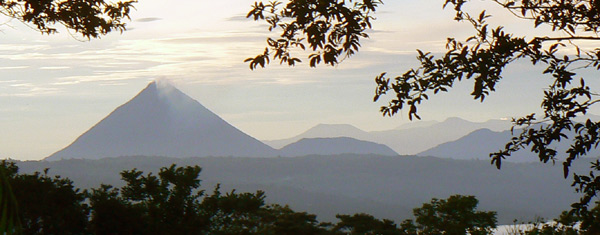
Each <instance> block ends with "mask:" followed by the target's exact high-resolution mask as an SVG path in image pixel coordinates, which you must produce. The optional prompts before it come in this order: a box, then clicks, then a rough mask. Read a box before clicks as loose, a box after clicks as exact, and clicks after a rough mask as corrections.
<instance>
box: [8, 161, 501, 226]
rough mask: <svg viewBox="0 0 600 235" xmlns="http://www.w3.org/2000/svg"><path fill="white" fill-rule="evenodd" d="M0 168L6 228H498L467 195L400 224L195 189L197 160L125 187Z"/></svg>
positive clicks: (127, 174) (129, 180)
mask: <svg viewBox="0 0 600 235" xmlns="http://www.w3.org/2000/svg"><path fill="white" fill-rule="evenodd" d="M0 169H2V170H6V171H8V179H9V181H8V182H9V183H10V185H11V186H12V187H13V188H14V189H15V195H16V198H17V201H18V203H19V205H21V207H20V209H21V212H22V213H20V215H19V218H20V220H21V221H23V226H22V228H23V231H16V230H5V231H7V232H6V233H7V234H11V233H24V234H173V233H176V234H439V233H452V234H466V232H471V234H476V233H475V231H480V232H481V233H477V234H489V231H490V229H492V228H494V227H495V226H496V224H495V220H496V219H495V213H494V212H478V211H476V210H475V209H476V206H477V199H475V198H474V197H472V196H459V195H456V196H452V197H450V198H448V199H446V200H438V199H433V200H432V201H431V203H426V204H424V205H423V207H422V208H417V209H415V213H414V214H415V216H416V222H417V224H416V225H415V224H414V223H413V222H412V220H406V221H405V222H403V223H402V224H401V225H400V226H397V225H396V224H395V223H394V222H393V221H391V220H387V219H383V220H379V219H377V218H375V217H373V216H371V215H367V214H355V215H338V216H337V218H338V219H339V220H340V221H339V222H338V223H336V224H331V223H320V222H318V221H317V219H316V216H315V215H313V214H308V213H306V212H295V211H293V210H292V209H290V208H289V207H287V206H280V205H277V204H274V205H267V204H266V203H265V194H264V193H263V192H261V191H257V192H256V193H236V192H235V191H231V192H228V193H225V194H223V193H222V192H221V191H220V190H219V186H217V187H216V188H215V190H214V191H213V192H212V194H210V195H207V194H206V193H205V192H204V191H202V190H199V187H200V180H199V179H198V176H199V174H200V168H199V167H198V166H193V167H192V166H188V167H177V166H175V165H171V166H170V167H163V168H161V169H160V171H159V172H158V174H157V175H154V174H152V173H149V174H144V173H143V172H141V171H138V170H136V169H133V170H129V171H123V172H121V177H122V179H123V180H124V181H125V182H126V185H125V186H123V187H121V188H114V187H112V186H110V185H101V186H100V187H99V188H94V189H90V190H84V191H80V190H79V189H76V188H74V187H73V183H72V181H70V180H69V179H63V178H61V177H58V176H57V177H50V176H48V174H47V173H48V170H46V171H44V173H39V172H36V173H34V174H29V175H28V174H18V168H17V167H16V165H15V164H14V163H12V162H7V161H3V162H2V164H0ZM450 217H451V218H450ZM482 218H483V219H482ZM433 228H435V229H433Z"/></svg>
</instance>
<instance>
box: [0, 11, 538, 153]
mask: <svg viewBox="0 0 600 235" xmlns="http://www.w3.org/2000/svg"><path fill="white" fill-rule="evenodd" d="M253 3H254V0H252V1H246V0H221V1H206V0H201V1H197V0H171V1H159V0H140V1H139V3H138V4H137V5H136V8H137V10H136V11H135V12H133V13H132V21H131V22H129V23H128V28H129V30H128V31H126V32H125V33H123V34H119V33H113V34H110V35H107V36H104V37H102V38H101V39H96V40H91V41H87V40H82V39H81V38H78V37H77V36H73V35H71V34H69V32H68V31H67V30H64V29H60V28H59V31H60V33H58V34H54V35H50V36H48V35H40V34H39V33H38V32H36V31H34V30H31V29H30V28H28V27H27V26H25V25H23V24H21V23H19V22H17V21H14V20H13V21H10V20H8V19H2V20H1V21H2V22H6V23H5V24H3V25H0V30H1V32H0V37H1V38H2V44H0V74H1V75H0V158H7V157H10V158H14V159H42V158H44V157H46V156H48V155H50V154H51V153H53V152H55V151H57V150H59V149H61V148H63V147H64V146H66V145H68V144H69V143H70V142H72V141H73V140H74V139H75V138H76V137H77V136H79V135H80V134H82V133H83V132H84V131H86V130H87V129H89V128H90V127H91V126H92V125H94V124H95V123H97V122H98V121H99V120H101V119H102V118H103V117H104V116H106V115H107V114H108V113H110V111H112V110H113V109H115V108H116V107H117V106H119V105H120V104H122V103H124V102H126V101H128V100H129V99H130V98H132V97H133V96H134V95H135V94H137V93H138V92H139V91H140V90H141V89H143V88H144V87H145V86H146V84H147V83H148V82H150V81H152V80H155V79H166V80H169V81H170V82H171V83H172V84H174V85H175V86H176V87H178V88H180V89H181V90H182V91H184V92H185V93H187V94H188V95H190V96H191V97H193V98H194V99H196V100H198V101H199V102H200V103H202V104H203V105H204V106H206V107H207V108H209V109H211V110H212V111H213V112H215V113H216V114H218V115H219V116H221V117H222V118H224V119H225V120H226V121H228V122H229V123H231V124H232V125H234V126H236V127H238V128H239V129H241V130H242V131H244V132H246V133H248V134H250V135H252V136H254V137H255V138H257V139H263V140H265V139H279V138H287V137H291V136H294V135H296V134H299V133H301V132H302V131H304V130H306V129H308V128H310V127H312V126H314V125H316V124H319V123H347V124H352V125H354V126H356V127H359V128H361V129H364V130H367V131H371V130H384V129H392V128H395V127H397V126H399V125H402V124H404V123H407V122H408V118H407V117H406V115H405V113H403V114H400V115H398V116H397V117H394V118H385V117H382V116H381V114H380V113H379V112H378V110H379V107H380V106H381V105H383V104H384V103H383V102H382V103H373V102H372V98H373V94H374V93H373V92H374V88H375V84H374V82H373V78H374V77H375V76H376V75H378V74H379V73H381V72H384V71H387V72H390V73H391V74H398V73H402V72H404V71H406V70H407V69H409V68H410V67H412V66H414V65H415V64H416V59H415V56H416V51H415V50H416V49H417V48H420V49H423V50H426V51H433V52H441V51H443V50H444V45H445V42H446V38H447V37H456V38H458V39H464V38H466V37H468V36H469V35H470V34H471V33H472V30H471V28H470V26H469V25H466V24H464V23H457V22H455V21H452V18H453V16H454V13H453V11H452V10H451V9H446V10H443V9H442V3H443V1H440V0H438V1H422V0H394V1H386V4H385V5H384V6H382V7H381V8H380V9H379V11H378V14H377V15H376V17H377V20H376V21H375V22H374V29H373V30H372V31H370V36H371V38H370V39H367V40H364V41H363V42H362V45H363V47H362V48H361V51H360V53H359V54H358V55H356V56H354V57H352V58H350V59H348V60H346V61H344V63H342V64H340V65H338V66H336V67H327V66H322V67H319V68H316V69H314V68H308V66H307V65H306V63H304V64H301V65H298V66H296V67H294V68H290V67H287V66H280V65H278V64H277V63H275V64H271V65H270V66H269V67H268V68H267V69H258V70H256V71H251V70H249V69H248V64H246V63H244V62H243V60H244V59H245V58H247V57H253V56H255V55H256V54H258V53H260V52H262V50H263V48H264V46H265V43H264V41H265V38H266V37H268V36H273V35H272V34H269V33H268V32H267V29H266V27H265V25H264V24H261V23H257V22H253V21H251V20H246V19H245V18H244V16H245V14H246V12H247V11H249V10H250V5H251V4H253ZM488 7H489V8H490V9H489V10H490V11H492V12H495V9H496V8H495V6H494V5H492V4H489V3H485V2H482V1H475V3H473V8H474V9H482V8H488ZM490 22H492V24H493V25H497V24H498V23H500V22H501V23H503V24H505V26H506V28H507V29H508V30H511V31H514V32H515V33H517V34H524V33H527V32H528V30H531V28H530V27H527V23H524V22H523V21H518V20H514V19H512V18H511V17H510V16H509V15H507V14H501V13H498V14H495V17H494V18H492V20H491V21H490ZM539 71H540V69H538V68H533V69H532V68H531V67H530V66H529V64H527V63H526V62H524V63H518V64H515V65H511V67H510V68H509V70H507V71H506V73H505V77H506V81H503V82H502V83H501V84H499V85H498V89H497V90H498V94H494V95H492V96H491V97H489V98H488V99H487V101H486V102H485V103H483V104H481V103H479V102H477V101H473V100H472V98H471V97H470V96H469V95H468V94H469V93H470V89H471V87H472V83H471V82H464V83H462V84H459V85H458V86H457V88H456V89H454V90H452V92H451V93H448V94H442V95H440V96H436V97H433V99H432V100H431V101H428V102H427V103H426V104H424V105H422V106H421V109H420V114H421V116H422V117H423V119H424V120H444V119H445V118H447V117H453V116H456V117H462V118H465V119H468V120H472V121H485V120H488V119H495V118H504V117H511V116H519V115H524V114H528V113H530V112H531V111H532V110H534V111H535V110H538V109H539V103H540V98H541V95H542V92H541V91H542V89H543V88H544V86H545V85H544V84H547V82H548V79H547V78H540V76H539V75H538V74H539Z"/></svg>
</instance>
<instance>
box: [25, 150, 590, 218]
mask: <svg viewBox="0 0 600 235" xmlns="http://www.w3.org/2000/svg"><path fill="white" fill-rule="evenodd" d="M172 163H176V164H178V165H181V166H183V165H199V166H201V167H202V168H203V171H202V173H201V177H200V178H201V179H202V185H203V188H204V189H206V190H212V187H213V186H214V185H215V184H216V183H221V184H222V186H223V188H224V189H232V188H236V189H239V190H244V191H256V190H265V191H266V193H267V201H269V202H274V203H280V204H289V205H290V206H291V207H292V208H293V209H295V210H300V211H309V212H312V213H316V214H318V215H319V216H320V217H319V218H320V220H330V221H331V220H334V216H335V214H336V213H342V212H343V213H358V212H365V213H370V214H373V215H375V216H378V217H380V218H390V219H394V220H396V221H399V220H402V219H406V218H407V217H408V216H410V215H411V213H412V211H411V209H412V208H415V207H417V206H420V205H421V204H422V203H424V202H428V201H429V200H430V199H431V198H433V197H437V198H447V197H448V196H450V195H453V194H463V195H475V196H476V197H477V198H478V199H479V200H480V202H481V204H480V208H481V209H483V210H494V211H497V212H498V217H499V221H500V223H504V224H507V223H512V221H513V219H519V220H521V221H523V220H525V221H528V220H533V219H535V218H536V216H541V217H544V218H555V217H556V216H558V214H559V213H560V212H561V211H563V210H566V209H568V208H569V206H570V204H571V203H572V202H574V201H575V200H577V198H578V196H577V195H576V194H575V193H574V191H573V188H571V187H570V183H571V179H564V178H563V177H562V168H561V167H560V164H557V165H556V166H552V165H551V164H541V163H509V162H507V163H504V164H503V165H502V170H497V169H496V168H495V167H493V166H491V165H490V163H489V161H477V160H451V159H440V158H433V157H403V156H377V155H352V154H344V155H336V156H317V155H313V156H306V157H294V158H285V157H281V158H233V157H208V158H185V159H174V158H164V157H123V158H106V159H100V160H76V159H73V160H62V161H53V162H47V161H35V162H19V163H18V165H19V166H20V167H21V172H32V171H43V170H44V169H45V168H50V171H49V172H50V174H58V175H62V176H65V177H69V178H71V179H73V180H74V181H75V184H76V185H77V186H79V187H84V188H88V187H98V186H99V185H100V183H108V184H113V185H122V182H120V181H119V175H118V172H120V171H122V170H126V169H132V168H138V169H139V170H143V171H145V172H149V171H157V169H159V168H160V167H163V166H169V165H171V164H172ZM587 163H588V161H576V162H575V165H574V166H573V168H572V170H573V172H587V171H588V167H589V165H587Z"/></svg>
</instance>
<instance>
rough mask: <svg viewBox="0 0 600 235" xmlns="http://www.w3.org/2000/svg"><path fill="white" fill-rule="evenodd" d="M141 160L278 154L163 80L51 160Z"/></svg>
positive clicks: (155, 83) (124, 105)
mask: <svg viewBox="0 0 600 235" xmlns="http://www.w3.org/2000/svg"><path fill="white" fill-rule="evenodd" d="M135 155H146V156H170V157H201V156H252V157H268V156H275V155H276V151H275V150H274V149H272V148H270V147H269V146H267V145H265V144H263V143H261V142H260V141H258V140H256V139H255V138H252V137H251V136H249V135H247V134H245V133H243V132H241V131H240V130H238V129H237V128H235V127H233V126H231V125H230V124H229V123H227V122H226V121H225V120H223V119H221V118H220V117H219V116H217V115H216V114H215V113H213V112H211V111H210V110H208V109H207V108H205V107H204V106H202V105H201V104H200V103H199V102H198V101H196V100H194V99H192V98H191V97H189V96H188V95H186V94H184V93H183V92H181V91H180V90H178V89H177V88H175V87H174V86H173V85H171V84H170V83H169V82H166V81H162V80H157V81H153V82H150V83H149V84H148V86H147V87H146V88H144V90H142V91H141V92H140V93H138V94H137V95H136V96H135V97H133V98H132V99H131V100H129V101H128V102H127V103H125V104H123V105H121V106H119V107H118V108H117V109H115V110H114V111H113V112H111V113H110V114H109V115H108V116H107V117H105V118H104V119H103V120H101V121H100V122H99V123H97V124H96V125H95V126H93V127H92V128H91V129H90V130H88V131H87V132H85V133H83V134H82V135H81V136H79V137H78V138H77V139H76V140H75V141H74V142H73V143H71V144H70V145H69V146H67V147H66V148H64V149H62V150H60V151H58V152H56V153H54V154H52V155H51V156H50V157H48V158H46V160H59V159H69V158H92V159H98V158H104V157H119V156H135Z"/></svg>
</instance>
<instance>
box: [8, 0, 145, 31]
mask: <svg viewBox="0 0 600 235" xmlns="http://www.w3.org/2000/svg"><path fill="white" fill-rule="evenodd" d="M136 2H137V0H125V1H116V2H112V1H106V0H69V1H62V0H43V1H42V0H5V1H0V14H2V15H5V16H7V17H9V18H12V19H16V20H18V21H21V22H23V23H25V24H27V25H31V26H33V27H35V29H36V30H38V31H40V32H41V33H43V34H52V33H56V32H58V31H57V27H56V26H57V25H63V26H64V27H65V28H66V29H68V30H73V31H75V32H76V33H78V34H80V35H81V36H83V37H85V38H88V39H90V38H98V37H100V36H102V35H105V34H108V33H110V32H112V31H113V30H117V31H120V32H123V31H124V30H125V22H124V20H127V19H129V13H130V11H131V10H132V9H133V4H134V3H136Z"/></svg>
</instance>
